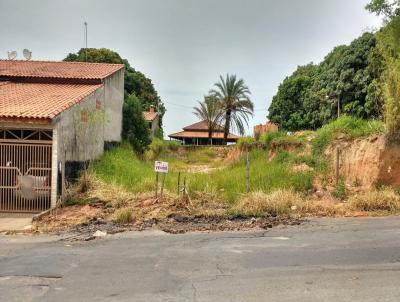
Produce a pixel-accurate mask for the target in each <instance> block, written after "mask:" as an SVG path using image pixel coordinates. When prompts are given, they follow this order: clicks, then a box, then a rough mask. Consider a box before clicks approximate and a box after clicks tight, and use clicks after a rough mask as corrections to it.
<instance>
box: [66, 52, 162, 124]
mask: <svg viewBox="0 0 400 302" xmlns="http://www.w3.org/2000/svg"><path fill="white" fill-rule="evenodd" d="M64 61H69V62H91V63H109V64H124V65H125V75H124V78H125V79H124V80H125V81H124V89H125V99H127V98H128V97H129V96H130V95H131V94H135V95H136V96H137V97H138V99H139V101H140V103H141V107H142V110H145V111H147V110H149V108H150V106H151V105H153V106H155V108H157V110H158V112H159V113H160V127H161V132H162V118H163V116H164V114H165V111H166V109H165V106H164V104H163V102H162V101H161V99H160V97H159V96H158V93H157V91H156V90H155V88H154V85H153V83H152V82H151V80H150V79H149V78H147V77H146V76H145V75H144V74H143V73H141V72H139V71H136V70H135V69H134V68H133V67H132V66H131V65H130V64H129V62H128V61H127V60H125V59H122V58H121V56H120V55H119V54H118V53H116V52H115V51H112V50H110V49H107V48H100V49H97V48H88V49H85V48H82V49H80V50H79V51H78V52H77V53H70V54H68V55H67V57H66V58H65V59H64Z"/></svg>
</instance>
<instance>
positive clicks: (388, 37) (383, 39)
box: [377, 16, 400, 140]
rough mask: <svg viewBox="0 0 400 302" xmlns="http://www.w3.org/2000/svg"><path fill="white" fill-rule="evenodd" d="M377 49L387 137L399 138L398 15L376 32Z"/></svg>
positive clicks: (399, 57) (399, 44)
mask: <svg viewBox="0 0 400 302" xmlns="http://www.w3.org/2000/svg"><path fill="white" fill-rule="evenodd" d="M377 39H378V46H377V48H378V51H379V53H380V55H381V57H382V60H383V63H384V70H383V72H382V75H381V77H380V87H381V89H382V94H383V97H384V107H385V108H384V112H385V120H386V124H387V127H388V132H389V133H388V134H389V138H390V139H392V140H400V101H399V100H400V16H397V17H394V18H393V19H392V20H391V21H390V22H389V23H388V24H387V25H386V26H385V27H384V28H382V29H381V30H380V32H378V33H377Z"/></svg>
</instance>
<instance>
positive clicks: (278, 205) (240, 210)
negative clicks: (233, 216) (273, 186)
mask: <svg viewBox="0 0 400 302" xmlns="http://www.w3.org/2000/svg"><path fill="white" fill-rule="evenodd" d="M301 201H302V199H301V197H300V195H299V194H297V193H294V192H293V191H292V190H281V189H279V190H276V191H273V192H271V193H269V194H266V193H264V192H252V193H249V194H247V195H244V197H243V198H242V199H241V200H240V201H239V202H238V204H237V205H235V206H234V208H233V210H234V212H235V213H237V214H241V215H245V216H262V215H271V216H278V215H285V214H289V212H290V211H291V206H292V205H293V204H296V203H300V202H301Z"/></svg>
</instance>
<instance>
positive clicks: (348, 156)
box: [325, 135, 400, 191]
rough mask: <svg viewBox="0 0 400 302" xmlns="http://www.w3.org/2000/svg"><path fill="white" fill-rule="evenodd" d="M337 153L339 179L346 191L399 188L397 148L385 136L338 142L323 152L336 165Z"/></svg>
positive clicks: (399, 171) (399, 164)
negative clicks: (341, 178)
mask: <svg viewBox="0 0 400 302" xmlns="http://www.w3.org/2000/svg"><path fill="white" fill-rule="evenodd" d="M337 148H339V150H340V161H339V163H340V165H339V166H340V176H341V177H343V178H344V179H345V182H346V186H347V187H348V189H351V188H353V189H355V190H364V191H366V190H370V189H372V188H374V186H376V185H387V186H393V187H400V145H398V144H393V143H390V142H388V141H387V139H386V138H385V136H384V135H379V136H378V135H375V136H372V137H369V138H363V139H357V140H351V141H345V140H337V141H335V142H334V143H332V144H331V145H330V146H329V147H328V148H327V149H326V151H325V154H326V155H327V156H328V157H329V158H331V163H332V171H334V170H335V165H336V149H337Z"/></svg>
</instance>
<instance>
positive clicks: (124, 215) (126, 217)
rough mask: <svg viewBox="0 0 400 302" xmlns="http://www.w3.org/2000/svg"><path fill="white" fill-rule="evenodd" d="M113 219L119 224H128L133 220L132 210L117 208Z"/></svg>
mask: <svg viewBox="0 0 400 302" xmlns="http://www.w3.org/2000/svg"><path fill="white" fill-rule="evenodd" d="M115 221H116V222H118V223H120V224H128V223H131V222H132V221H133V215H132V211H131V210H130V209H127V208H125V209H119V210H117V211H116V212H115Z"/></svg>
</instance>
